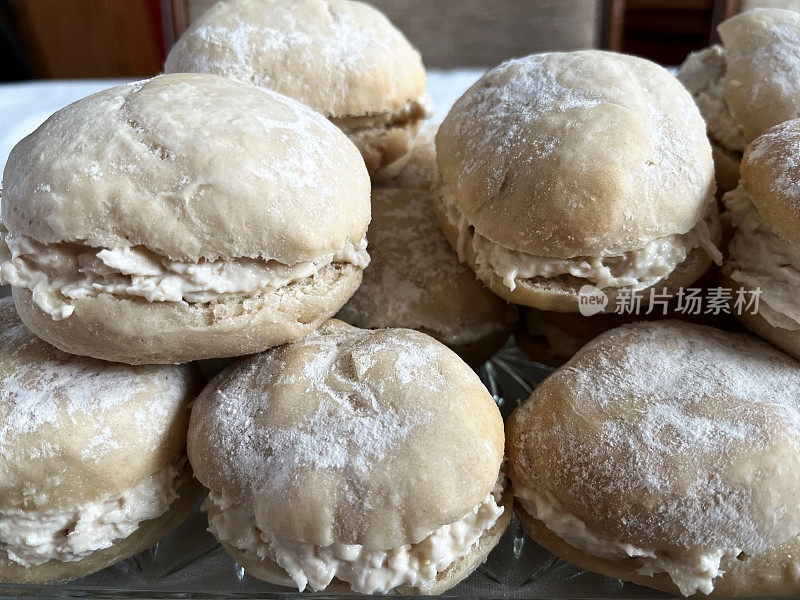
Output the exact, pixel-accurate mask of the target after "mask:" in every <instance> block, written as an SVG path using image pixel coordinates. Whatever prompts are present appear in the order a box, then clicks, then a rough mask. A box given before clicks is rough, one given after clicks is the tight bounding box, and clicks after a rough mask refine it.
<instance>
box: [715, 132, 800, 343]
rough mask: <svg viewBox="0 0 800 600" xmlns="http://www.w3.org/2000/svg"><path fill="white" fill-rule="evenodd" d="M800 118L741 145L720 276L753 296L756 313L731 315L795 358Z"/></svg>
mask: <svg viewBox="0 0 800 600" xmlns="http://www.w3.org/2000/svg"><path fill="white" fill-rule="evenodd" d="M798 156H800V120H798V119H795V120H793V121H786V122H785V123H782V124H780V125H776V126H775V127H773V128H772V129H769V130H768V131H767V132H766V133H764V134H763V135H761V136H759V137H758V138H756V139H755V141H754V142H753V143H752V144H750V145H749V146H748V147H747V150H746V152H745V153H744V157H743V159H742V169H741V171H742V178H741V180H740V182H739V186H738V187H737V188H736V189H735V190H732V191H730V192H728V193H727V194H725V196H723V198H722V201H723V203H724V204H725V206H726V208H727V209H728V212H727V215H726V216H727V218H729V219H730V223H731V226H732V236H731V240H730V242H729V243H728V254H727V256H726V258H725V265H724V267H723V270H722V272H723V275H724V277H725V278H726V282H727V284H728V285H729V286H730V287H732V288H734V289H743V290H746V291H747V292H748V293H751V294H757V295H758V311H757V313H756V314H751V313H746V312H744V313H742V312H738V311H735V313H736V316H737V318H739V320H740V321H741V322H742V323H743V324H744V325H745V326H746V327H747V328H748V329H750V330H752V331H753V332H754V333H756V334H758V335H760V336H761V337H763V338H764V339H766V340H769V341H770V342H772V343H773V344H775V345H776V346H778V348H781V349H782V350H784V351H786V352H788V353H789V354H792V355H793V356H795V357H797V358H800V214H799V213H798V210H797V206H798V200H799V199H800V160H798Z"/></svg>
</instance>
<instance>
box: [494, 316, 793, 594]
mask: <svg viewBox="0 0 800 600" xmlns="http://www.w3.org/2000/svg"><path fill="white" fill-rule="evenodd" d="M507 444H508V462H507V468H508V472H509V478H510V480H511V482H512V485H513V489H514V496H515V508H516V511H517V514H518V515H519V518H520V520H521V522H522V524H523V527H524V528H525V530H526V531H527V532H528V533H529V534H530V535H531V536H532V537H533V538H534V539H535V540H536V541H537V542H538V543H539V544H541V545H542V546H544V547H545V548H547V549H549V550H550V551H552V552H554V553H555V554H557V555H559V556H561V557H562V558H564V559H565V560H567V561H569V562H571V563H574V564H577V565H578V566H580V567H582V568H585V569H589V570H592V571H596V572H598V573H603V574H605V575H608V576H610V577H614V578H617V579H622V580H625V581H633V582H635V583H638V584H640V585H646V586H650V587H654V588H658V589H661V590H664V591H667V592H669V593H681V594H683V595H686V596H689V595H693V594H698V593H702V594H712V593H713V594H714V595H715V596H721V597H739V596H748V597H756V596H758V597H760V596H765V597H775V596H784V595H795V596H796V595H797V593H798V592H800V579H798V573H800V511H798V508H800V505H799V504H798V490H800V364H798V362H797V361H795V360H794V359H792V358H791V357H790V356H788V355H786V354H784V353H782V352H780V351H779V350H777V349H775V348H773V347H772V346H770V345H769V344H767V343H765V342H762V341H761V340H758V339H756V338H754V337H752V336H749V335H743V334H738V333H729V332H725V331H721V330H718V329H713V328H711V327H703V326H699V325H692V324H689V323H683V322H679V321H658V322H652V323H636V324H632V325H626V326H623V327H620V328H617V329H613V330H611V331H608V332H606V333H604V334H602V335H600V336H599V337H597V338H595V339H594V340H593V341H591V342H589V343H588V344H587V345H586V346H584V347H583V348H582V349H581V350H580V351H579V352H578V353H577V354H576V355H575V356H574V357H573V358H572V359H571V360H570V361H569V362H567V363H566V364H565V365H564V366H562V367H561V368H560V369H558V370H556V371H555V372H554V373H553V374H552V375H550V376H549V377H548V378H547V379H545V380H544V381H543V382H542V383H541V384H540V385H539V387H537V388H536V390H535V391H534V392H533V394H532V396H531V397H530V399H529V400H528V401H527V402H525V403H524V404H522V405H521V406H520V407H519V408H517V409H516V410H515V411H514V413H513V414H512V415H511V417H510V418H509V421H508V424H507Z"/></svg>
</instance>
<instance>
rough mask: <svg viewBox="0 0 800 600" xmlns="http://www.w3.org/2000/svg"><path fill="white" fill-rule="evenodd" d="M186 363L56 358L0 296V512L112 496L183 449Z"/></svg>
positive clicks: (191, 377) (193, 386) (188, 395)
mask: <svg viewBox="0 0 800 600" xmlns="http://www.w3.org/2000/svg"><path fill="white" fill-rule="evenodd" d="M198 380H199V375H198V373H197V372H196V371H195V369H194V367H193V366H191V365H147V366H136V367H133V366H130V365H119V364H115V363H109V362H105V361H101V360H94V359H91V358H85V357H82V356H72V355H69V354H65V353H64V352H61V351H60V350H58V349H56V348H54V347H53V346H51V345H49V344H46V343H45V342H43V341H42V340H40V339H39V338H37V337H36V336H35V335H34V334H33V333H31V332H30V331H28V329H27V328H26V327H25V325H23V324H22V321H21V320H20V319H19V317H18V316H17V311H16V310H15V309H14V302H13V300H12V299H11V298H3V299H2V300H0V456H2V460H0V510H6V509H13V508H23V509H59V508H63V507H66V506H72V505H75V504H79V503H81V502H86V501H93V500H98V499H100V498H102V497H104V496H106V495H109V494H116V493H120V492H122V491H124V490H127V489H129V488H131V487H133V486H134V485H135V484H136V483H138V482H139V481H140V480H142V479H144V478H146V477H149V476H150V475H152V474H154V473H155V472H156V471H158V470H160V469H163V468H164V467H166V466H167V465H168V464H169V463H170V462H171V461H172V460H173V459H175V458H176V457H177V455H178V454H179V453H180V452H181V450H182V449H183V447H184V444H185V443H186V429H187V427H188V421H189V402H190V401H191V399H192V398H193V396H194V393H195V392H196V391H197V387H198V384H199V381H198Z"/></svg>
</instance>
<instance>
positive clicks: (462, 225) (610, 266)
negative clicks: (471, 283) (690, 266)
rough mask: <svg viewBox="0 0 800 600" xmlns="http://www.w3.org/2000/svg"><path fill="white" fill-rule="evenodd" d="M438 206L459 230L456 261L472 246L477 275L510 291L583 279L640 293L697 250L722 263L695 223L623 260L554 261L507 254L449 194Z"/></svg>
mask: <svg viewBox="0 0 800 600" xmlns="http://www.w3.org/2000/svg"><path fill="white" fill-rule="evenodd" d="M441 202H442V203H443V206H444V209H445V214H446V215H447V219H448V221H450V224H451V225H452V226H453V227H455V228H456V229H457V230H458V244H457V248H456V250H457V251H458V257H459V259H460V260H461V261H462V262H464V260H465V254H466V248H467V244H471V245H472V250H473V252H474V254H475V268H476V271H477V273H478V275H480V274H481V272H483V273H484V274H487V273H488V274H491V273H494V274H496V275H497V276H499V277H500V278H502V280H503V284H504V285H505V286H506V287H507V288H508V289H510V290H512V291H513V290H514V289H515V288H516V286H517V283H516V282H517V280H518V279H532V278H534V277H545V278H553V277H559V276H562V275H572V276H574V277H579V278H581V279H586V280H588V281H590V282H591V283H592V284H594V285H595V286H596V287H598V288H606V287H628V288H632V289H633V290H641V289H645V288H648V287H650V286H652V285H654V284H656V283H658V282H659V281H660V280H662V279H664V278H666V277H668V276H669V275H670V274H671V273H672V271H674V270H675V268H676V267H677V266H678V265H679V264H681V263H682V262H683V261H684V260H686V257H687V256H688V255H689V253H690V252H691V251H692V250H694V249H695V248H698V247H701V248H703V249H704V250H705V251H706V252H707V253H708V255H709V256H710V257H711V258H712V260H714V262H716V263H717V264H721V262H722V254H721V253H720V251H719V250H718V249H717V247H716V246H715V245H714V242H713V241H712V239H711V233H710V231H709V228H708V224H707V223H706V222H705V221H700V222H698V223H697V225H696V226H695V227H694V228H692V229H691V230H690V231H688V232H687V233H684V234H675V235H670V236H666V237H663V238H658V239H655V240H653V241H651V242H649V243H647V244H646V245H645V246H643V247H642V248H639V249H637V250H631V251H630V252H626V253H624V254H622V255H617V256H614V255H608V256H606V255H603V256H578V257H574V258H553V257H545V256H535V255H533V254H528V253H526V252H518V251H515V250H511V249H510V248H506V247H504V246H501V245H500V244H497V243H495V242H493V241H492V240H490V239H489V238H487V237H484V236H483V235H481V234H480V233H479V232H478V231H477V230H475V229H474V228H473V227H472V226H471V224H470V223H469V222H468V221H467V219H466V217H464V215H463V214H462V213H461V211H460V210H459V208H458V207H457V206H456V205H455V203H454V200H453V197H452V194H450V193H449V192H448V191H447V190H443V193H442V194H441Z"/></svg>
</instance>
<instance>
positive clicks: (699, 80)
mask: <svg viewBox="0 0 800 600" xmlns="http://www.w3.org/2000/svg"><path fill="white" fill-rule="evenodd" d="M726 71H727V65H726V64H725V50H724V49H723V48H722V46H719V45H716V46H711V47H709V48H704V49H703V50H700V51H698V52H693V53H691V54H690V55H689V57H688V58H687V59H686V62H685V63H684V64H683V65H682V66H681V69H680V71H678V79H679V80H680V81H681V83H683V85H684V86H685V87H686V89H688V90H689V92H690V93H691V94H692V96H693V97H694V101H695V103H696V104H697V108H698V109H700V114H702V115H703V119H705V121H706V128H707V129H708V135H709V136H710V137H711V138H712V139H713V140H714V141H716V142H717V143H718V144H719V145H721V146H722V147H723V148H725V149H726V150H729V151H734V152H743V151H744V149H745V147H746V146H747V142H746V141H745V139H744V134H743V133H742V128H741V127H740V126H739V123H737V122H736V119H734V118H733V115H732V114H731V112H730V109H729V108H728V102H727V100H726V99H725V73H726Z"/></svg>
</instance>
